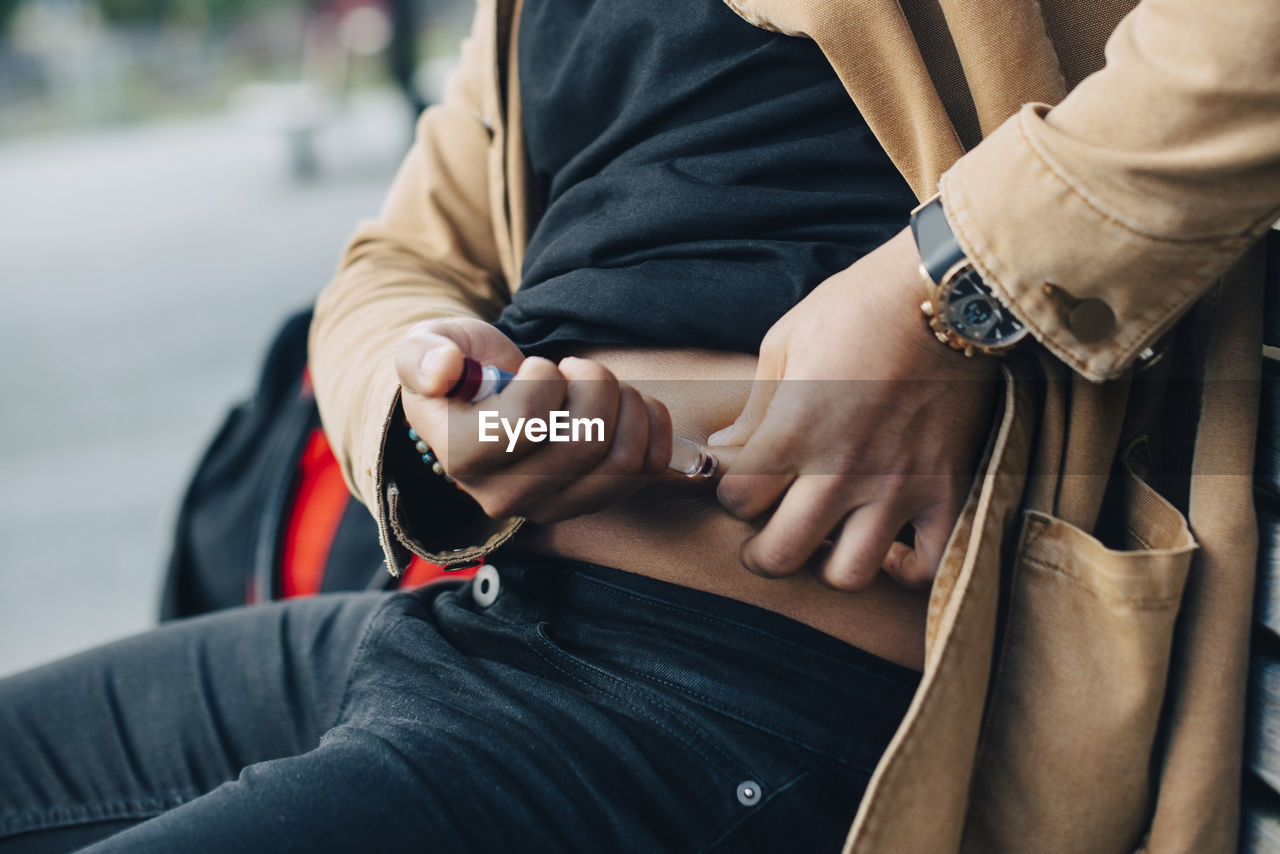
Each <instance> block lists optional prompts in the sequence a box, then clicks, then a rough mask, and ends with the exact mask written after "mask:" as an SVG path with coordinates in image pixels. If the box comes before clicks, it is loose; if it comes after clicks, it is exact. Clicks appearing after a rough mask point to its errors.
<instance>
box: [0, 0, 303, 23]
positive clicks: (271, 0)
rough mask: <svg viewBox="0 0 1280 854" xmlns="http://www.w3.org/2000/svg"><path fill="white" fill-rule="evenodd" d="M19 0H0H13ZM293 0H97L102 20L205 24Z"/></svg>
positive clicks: (293, 0)
mask: <svg viewBox="0 0 1280 854" xmlns="http://www.w3.org/2000/svg"><path fill="white" fill-rule="evenodd" d="M17 2H20V0H0V3H17ZM296 2H297V0H97V5H98V7H99V8H100V9H101V10H102V15H103V17H104V18H106V20H108V21H112V22H119V23H126V22H139V23H191V24H206V23H209V22H218V23H221V22H225V21H230V20H234V19H236V18H238V17H240V16H242V15H244V14H245V13H246V12H248V11H250V10H253V11H257V10H261V9H263V8H266V7H270V6H282V5H292V4H293V3H296Z"/></svg>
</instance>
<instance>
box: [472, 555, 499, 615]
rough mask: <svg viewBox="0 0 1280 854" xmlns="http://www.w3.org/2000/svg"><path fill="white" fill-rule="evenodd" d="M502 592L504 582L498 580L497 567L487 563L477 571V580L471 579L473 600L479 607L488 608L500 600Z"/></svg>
mask: <svg viewBox="0 0 1280 854" xmlns="http://www.w3.org/2000/svg"><path fill="white" fill-rule="evenodd" d="M501 591H502V580H501V579H499V578H498V570H497V567H495V566H493V565H492V564H488V563H486V564H485V565H484V566H482V567H480V569H478V570H476V576H475V578H473V579H471V598H472V599H475V600H476V604H477V605H479V606H480V607H481V608H488V607H489V606H490V605H492V604H493V603H494V602H496V601H497V600H498V594H499V593H500V592H501Z"/></svg>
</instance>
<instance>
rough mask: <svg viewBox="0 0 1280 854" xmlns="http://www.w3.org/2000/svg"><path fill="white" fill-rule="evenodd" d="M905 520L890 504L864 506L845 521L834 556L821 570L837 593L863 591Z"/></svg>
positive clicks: (824, 577)
mask: <svg viewBox="0 0 1280 854" xmlns="http://www.w3.org/2000/svg"><path fill="white" fill-rule="evenodd" d="M906 521H907V520H906V518H904V514H903V512H902V511H901V510H898V509H896V508H895V507H894V505H893V504H891V503H889V502H887V501H878V502H875V503H872V504H864V505H863V506H862V507H859V508H858V509H857V510H854V511H853V513H851V514H850V515H849V518H848V519H846V520H845V523H844V525H843V526H842V527H841V529H840V535H839V537H837V538H836V545H835V548H833V549H832V550H831V556H830V557H829V558H827V562H826V563H825V564H823V566H822V568H821V569H820V570H819V571H818V578H819V579H821V580H822V582H823V583H825V584H827V585H828V586H830V587H834V588H835V589H837V590H850V591H852V590H861V589H862V588H864V587H866V586H867V585H868V584H870V583H871V582H872V581H873V580H874V579H875V577H876V574H877V573H879V572H880V568H881V566H882V565H883V564H884V561H885V555H886V554H888V552H889V547H890V546H891V545H892V544H893V541H894V538H895V537H896V536H897V535H898V531H900V530H902V526H903V525H904V524H906Z"/></svg>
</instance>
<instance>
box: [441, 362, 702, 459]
mask: <svg viewBox="0 0 1280 854" xmlns="http://www.w3.org/2000/svg"><path fill="white" fill-rule="evenodd" d="M515 378H516V375H515V374H513V373H511V372H510V371H504V370H502V369H501V368H499V367H498V366H497V365H482V364H480V363H479V362H477V361H476V360H475V359H473V358H471V357H470V356H465V357H463V359H462V376H461V378H459V380H458V381H457V382H456V383H454V384H453V388H451V389H449V391H448V392H446V393H445V397H449V398H453V399H454V400H465V401H466V402H467V403H479V402H480V401H482V400H484V399H485V398H486V397H492V396H493V395H495V394H497V393H498V392H500V391H502V390H503V389H504V388H506V387H507V386H508V385H510V384H511V381H512V380H513V379H515ZM719 465H720V461H719V460H717V459H716V457H715V455H714V454H712V453H711V452H710V451H708V450H707V449H706V448H704V447H703V446H702V445H700V444H698V443H697V442H695V441H693V440H692V439H686V438H684V437H683V436H675V437H673V438H672V441H671V462H669V463H667V468H669V469H671V470H672V471H676V472H679V473H680V474H682V475H684V476H685V477H711V475H713V474H715V473H716V468H717V467H719Z"/></svg>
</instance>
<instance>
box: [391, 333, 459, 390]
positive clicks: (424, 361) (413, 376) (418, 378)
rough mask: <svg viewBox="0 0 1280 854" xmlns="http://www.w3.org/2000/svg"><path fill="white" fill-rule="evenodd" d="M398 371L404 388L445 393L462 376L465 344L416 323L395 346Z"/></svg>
mask: <svg viewBox="0 0 1280 854" xmlns="http://www.w3.org/2000/svg"><path fill="white" fill-rule="evenodd" d="M396 375H397V376H398V378H399V380H400V385H401V386H402V387H403V388H404V390H405V391H409V392H414V393H416V394H420V395H422V396H423V397H443V396H444V395H445V393H446V392H448V391H449V389H451V388H453V386H454V383H456V382H457V381H458V380H459V379H460V378H461V377H462V348H461V347H459V346H458V344H457V343H456V342H455V341H453V339H451V338H447V337H445V336H444V335H440V334H437V333H435V332H429V331H427V330H425V329H421V328H419V327H414V328H413V329H410V330H409V332H408V333H406V334H405V336H404V338H403V339H402V340H401V341H400V347H399V348H398V349H397V350H396Z"/></svg>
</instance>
